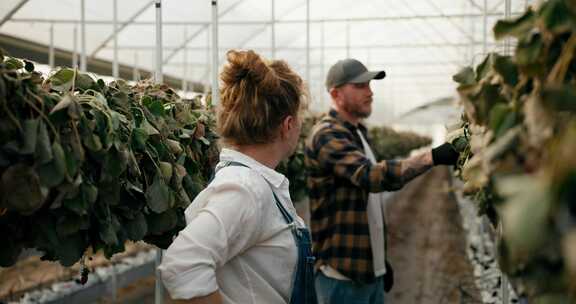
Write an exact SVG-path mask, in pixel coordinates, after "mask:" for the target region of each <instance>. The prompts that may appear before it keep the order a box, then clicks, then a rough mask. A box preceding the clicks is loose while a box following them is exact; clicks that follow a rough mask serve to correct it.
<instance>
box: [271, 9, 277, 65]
mask: <svg viewBox="0 0 576 304" xmlns="http://www.w3.org/2000/svg"><path fill="white" fill-rule="evenodd" d="M271 15H272V17H271V20H270V22H271V24H270V31H271V34H270V35H271V36H270V41H271V44H272V45H271V50H272V52H271V56H270V58H271V59H276V0H272V11H271Z"/></svg>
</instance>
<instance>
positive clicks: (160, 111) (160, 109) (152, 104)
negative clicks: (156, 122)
mask: <svg viewBox="0 0 576 304" xmlns="http://www.w3.org/2000/svg"><path fill="white" fill-rule="evenodd" d="M142 104H143V105H144V106H145V107H146V108H148V110H149V111H150V113H152V114H154V115H156V116H164V105H162V102H160V101H159V100H156V99H154V98H152V97H150V96H144V98H142Z"/></svg>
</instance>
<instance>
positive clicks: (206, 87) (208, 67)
mask: <svg viewBox="0 0 576 304" xmlns="http://www.w3.org/2000/svg"><path fill="white" fill-rule="evenodd" d="M211 54H212V53H210V31H208V29H206V60H205V62H206V72H205V74H204V77H202V79H203V80H204V95H205V96H208V92H210V82H211V81H212V80H211V78H210V77H211V74H210V73H211V70H212V69H211V64H208V63H209V62H210V55H211Z"/></svg>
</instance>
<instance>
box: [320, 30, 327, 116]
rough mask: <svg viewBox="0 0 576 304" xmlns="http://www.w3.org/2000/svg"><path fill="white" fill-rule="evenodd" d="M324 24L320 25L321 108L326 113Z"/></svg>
mask: <svg viewBox="0 0 576 304" xmlns="http://www.w3.org/2000/svg"><path fill="white" fill-rule="evenodd" d="M324 43H325V42H324V22H322V23H320V80H321V81H320V106H321V109H320V110H321V111H324V102H325V100H324V95H326V93H325V92H326V91H325V87H324V80H325V79H326V76H325V75H324V73H325V71H324V61H325V60H326V59H325V58H324Z"/></svg>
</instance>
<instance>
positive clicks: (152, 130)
mask: <svg viewBox="0 0 576 304" xmlns="http://www.w3.org/2000/svg"><path fill="white" fill-rule="evenodd" d="M140 128H141V129H142V130H144V132H146V134H147V135H149V136H150V135H158V134H160V132H158V130H156V128H154V127H153V126H152V125H151V124H150V123H149V122H148V120H147V119H146V118H144V119H143V120H142V124H141V125H140Z"/></svg>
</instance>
